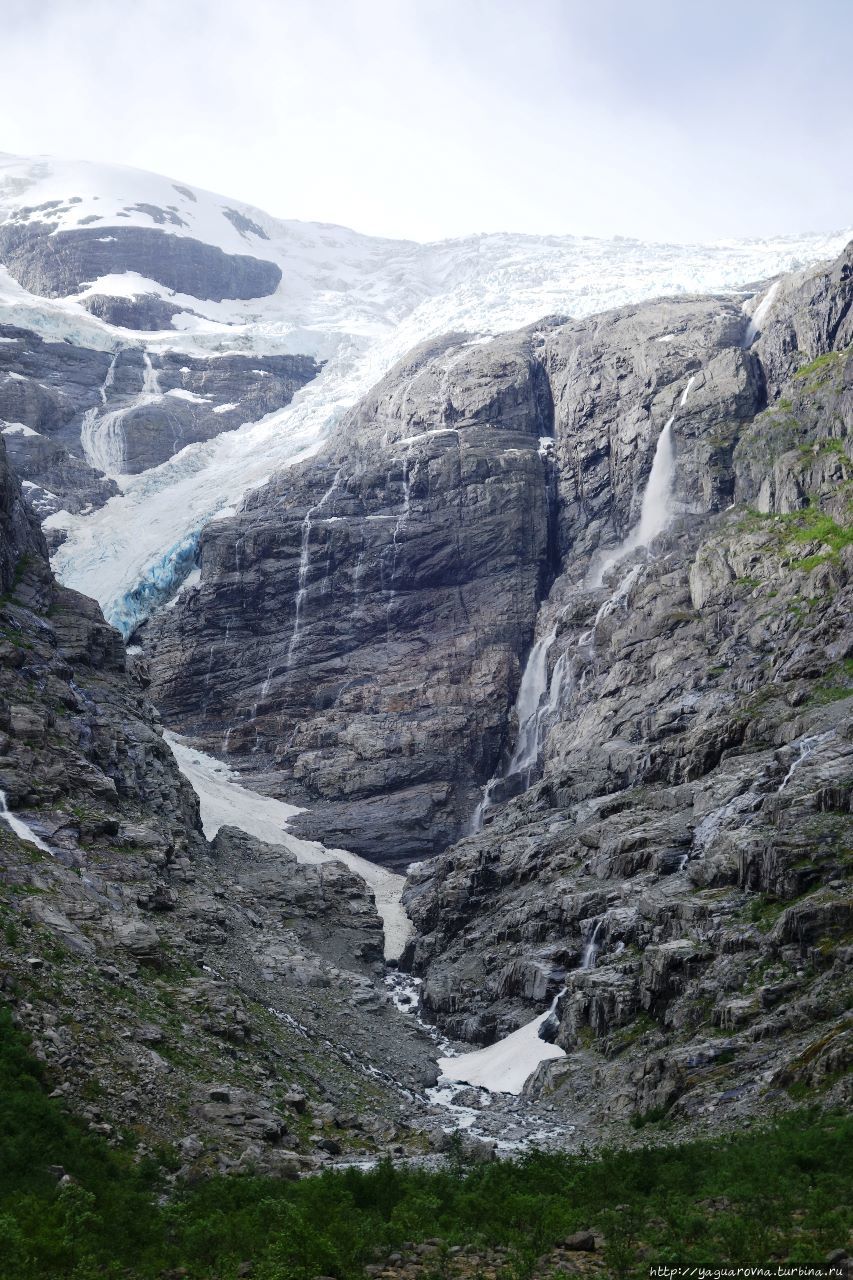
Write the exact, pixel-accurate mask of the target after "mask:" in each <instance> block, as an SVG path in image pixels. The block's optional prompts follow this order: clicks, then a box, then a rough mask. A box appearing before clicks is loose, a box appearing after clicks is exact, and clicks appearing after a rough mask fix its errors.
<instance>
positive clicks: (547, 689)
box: [469, 374, 696, 835]
mask: <svg viewBox="0 0 853 1280" xmlns="http://www.w3.org/2000/svg"><path fill="white" fill-rule="evenodd" d="M695 381H696V374H691V375H690V377H689V378H688V380H687V383H686V384H685V387H684V390H683V391H682V393H681V397H680V399H679V402H678V408H681V407H682V406H684V405H685V404H686V403H687V398H688V396H689V395H690V391H691V388H692V387H693V383H694V382H695ZM677 412H678V410H677V409H676V411H675V412H673V413H672V414H671V415H670V417H669V419H668V421H667V422H666V424H665V426H664V428H663V430H662V431H661V433H660V436H659V437H658V441H657V445H656V446H655V453H654V458H653V460H652V469H651V471H650V473H649V479H648V483H647V484H646V488H645V492H644V493H643V501H642V505H641V508H640V519H639V521H638V522H637V524H636V525H635V526H634V528H633V529H632V530H631V532H630V533H629V534H628V536H627V537H626V538H625V540H624V541H623V542H622V543H621V544H620V546H619V547H617V548H616V550H615V551H613V552H611V553H610V554H609V555H607V556H605V557H604V559H603V560H602V561H601V562H600V563H599V565H598V566H597V567H593V568H592V569H591V570H590V573H589V576H588V578H587V582H586V586H587V587H588V588H590V589H595V588H597V587H599V586H600V585H601V582H602V580H603V578H604V575H605V573H606V572H607V570H608V569H610V568H612V566H613V565H615V564H618V563H619V561H620V560H622V559H624V557H625V556H627V555H629V554H630V553H631V552H632V551H635V550H637V549H638V548H639V547H644V546H647V545H648V544H649V543H650V542H652V541H653V540H654V539H655V538H656V537H657V536H658V534H660V533H663V531H664V530H665V529H666V528H667V526H668V525H669V523H670V521H671V520H672V517H673V515H674V509H673V502H672V491H673V487H674V482H675V450H674V448H673V443H672V427H673V424H674V422H675V419H676V416H677ZM642 572H643V570H642V566H641V565H634V566H633V567H632V568H631V569H630V570H629V571H628V573H627V574H625V575H624V576H623V578H622V579H621V580H620V581H619V583H618V584H617V586H616V588H615V589H614V591H613V592H612V593H611V595H610V596H609V597H608V598H607V600H605V601H604V602H603V604H602V605H601V606H600V607H599V609H598V612H597V613H596V616H595V620H594V622H593V625H592V627H591V628H590V629H589V630H588V631H585V632H583V633H582V635H581V636H580V638H579V641H578V649H583V648H585V647H587V646H589V645H590V644H591V643H592V641H593V637H594V635H595V629H596V627H597V626H598V624H599V623H600V622H601V621H602V619H603V618H605V617H607V616H608V615H609V614H610V613H613V612H614V610H616V609H617V608H619V607H620V605H622V604H624V603H625V601H626V600H627V599H628V597H629V595H630V592H631V590H632V588H633V587H634V584H635V583H636V582H637V579H638V578H639V577H640V575H641V574H642ZM556 636H557V626H556V625H555V626H554V627H553V628H552V629H551V631H549V632H548V634H547V635H546V636H544V637H543V638H542V639H541V640H538V641H537V642H536V643H535V644H534V646H533V648H532V649H531V650H530V654H529V655H528V659H527V664H526V666H525V669H524V674H523V676H522V679H521V685H520V687H519V691H518V697H517V699H516V704H515V719H516V723H517V725H518V736H517V738H516V743H515V747H514V749H513V752H512V755H511V757H510V761H509V764H508V765H507V766H506V769H505V770H500V769H499V770H498V771H497V772H496V773H495V774H494V775H493V776H492V777H491V778H490V779H489V781H488V782H487V784H486V786H485V787H484V789H483V794H482V796H481V798H480V801H479V803H478V805H477V807H476V809H475V810H474V813H473V815H472V817H471V822H470V825H469V834H470V835H476V834H477V833H478V832H479V831H482V829H483V823H484V820H485V815H486V813H487V812H488V810H489V809H490V808H491V804H492V797H493V795H494V792H495V790H496V788H497V786H498V784H499V783H500V782H501V781H502V780H504V779H506V778H511V777H515V776H518V775H521V776H522V777H523V779H524V785H525V788H526V787H527V786H529V785H530V778H531V775H532V773H533V771H534V769H535V768H536V765H537V764H538V761H539V757H540V754H541V752H542V746H543V743H544V741H545V736H546V734H547V731H548V729H549V728H550V727H551V725H552V724H553V722H554V720H555V718H556V716H557V714H558V713H559V710H560V707H561V705H562V704H563V701H564V699H565V694H566V688H567V684H568V682H569V681H570V680H571V679H572V678H573V662H572V657H571V655H570V654H568V653H563V654H561V655H560V657H559V658H558V659H557V662H556V663H555V664H554V670H553V672H552V674H551V679H550V682H549V680H548V654H549V651H550V649H551V647H552V645H553V643H554V641H555V639H556ZM546 695H547V696H546Z"/></svg>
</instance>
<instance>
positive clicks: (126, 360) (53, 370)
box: [0, 325, 320, 519]
mask: <svg viewBox="0 0 853 1280" xmlns="http://www.w3.org/2000/svg"><path fill="white" fill-rule="evenodd" d="M0 337H2V338H3V339H4V341H3V342H0V420H3V422H4V425H3V427H2V429H3V431H4V433H5V435H6V439H7V447H8V449H9V453H10V457H11V459H12V463H13V466H14V468H15V470H16V472H17V474H18V475H19V476H20V478H21V479H22V480H25V481H27V482H28V483H29V484H30V485H31V486H32V487H33V490H35V489H38V490H39V491H40V492H39V495H38V496H39V501H38V502H35V501H34V502H33V505H34V508H35V510H36V514H37V515H38V516H39V518H40V519H44V517H45V516H46V515H49V514H51V513H52V512H54V511H58V510H66V511H71V512H75V513H76V512H79V511H82V510H84V509H86V508H89V507H95V506H101V505H102V504H103V503H104V502H106V501H107V499H108V498H110V497H112V496H113V494H115V493H117V492H118V488H117V486H116V484H115V481H114V480H113V479H112V477H113V476H116V475H121V474H131V475H136V474H139V473H140V472H142V471H146V470H148V469H149V468H151V467H155V466H157V465H158V464H160V463H161V462H165V461H166V460H167V459H168V458H170V457H172V456H173V455H174V454H175V453H178V452H179V451H180V450H181V449H183V448H184V447H185V446H186V445H189V444H194V443H199V442H201V441H205V440H210V439H213V438H214V437H215V436H218V435H220V434H221V433H222V432H223V431H233V430H234V429H235V428H236V427H239V426H240V425H242V424H243V423H244V422H252V421H256V420H257V419H258V418H262V417H263V416H264V415H265V414H267V413H271V412H273V411H274V410H276V409H280V408H282V407H284V406H285V405H287V404H289V403H290V401H291V400H292V399H293V396H294V395H295V394H296V392H297V391H298V390H299V389H300V387H303V386H304V385H305V384H306V383H307V382H309V381H310V380H311V379H312V378H314V377H316V375H317V373H318V372H319V369H320V366H319V364H318V363H317V362H316V361H315V360H314V359H312V358H310V357H308V356H289V355H285V356H242V355H237V354H231V355H222V356H211V357H208V358H203V357H199V356H189V355H185V354H183V353H180V352H171V351H165V352H163V354H162V355H153V356H152V355H149V354H148V353H147V352H146V351H145V350H143V349H142V348H135V347H131V346H126V345H124V343H123V341H121V340H119V339H117V340H116V349H115V350H114V351H98V350H94V349H92V348H89V347H82V346H75V345H74V344H73V343H70V342H46V341H45V340H44V339H43V338H41V337H40V336H39V335H37V334H35V333H32V332H31V331H29V330H27V329H23V328H20V327H17V326H12V325H2V326H0ZM105 472H106V473H108V474H104V473H105ZM29 496H30V495H29V494H28V497H29ZM32 496H33V498H35V496H36V495H35V494H33V495H32Z"/></svg>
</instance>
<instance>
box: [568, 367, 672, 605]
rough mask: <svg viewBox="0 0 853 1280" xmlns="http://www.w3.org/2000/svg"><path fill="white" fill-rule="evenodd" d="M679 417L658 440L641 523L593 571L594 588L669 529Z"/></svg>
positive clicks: (668, 421) (590, 577)
mask: <svg viewBox="0 0 853 1280" xmlns="http://www.w3.org/2000/svg"><path fill="white" fill-rule="evenodd" d="M695 381H696V374H695V373H694V374H691V376H690V377H689V378H688V380H687V385H686V386H685V388H684V390H683V391H682V393H681V399H680V400H679V402H678V408H681V407H683V406H684V405H685V404H686V403H687V397H688V396H689V395H690V390H691V388H692V386H693V383H694V382H695ZM677 415H678V409H676V410H675V411H674V412H673V413H672V414H671V415H670V417H669V418H668V420H667V422H666V424H665V425H664V428H663V431H661V433H660V435H659V436H658V442H657V445H656V446H655V454H654V458H653V459H652V469H651V471H650V472H649V479H648V483H647V484H646V488H645V492H644V493H643V501H642V505H641V507H640V519H639V521H638V522H637V524H635V526H634V528H633V529H632V530H631V531H630V533H629V534H628V536H627V537H626V538H625V539H624V541H623V542H622V543H620V545H619V546H618V547H617V548H616V550H615V551H611V552H610V553H609V554H608V555H605V556H604V558H603V559H602V560H601V562H600V563H599V564H598V565H597V566H596V567H595V568H594V569H592V570H591V571H590V576H589V585H590V586H591V587H600V586H601V583H602V581H603V579H604V575H605V574H606V573H607V571H608V569H611V568H612V567H613V565H615V564H618V563H619V561H620V560H624V558H625V556H627V555H630V553H631V552H632V551H636V550H638V548H640V547H647V546H648V545H649V543H651V542H653V541H654V539H655V538H656V537H658V535H659V534H661V533H663V532H664V530H665V529H666V528H667V527H668V526H669V524H670V522H671V520H672V518H673V516H674V515H675V509H674V506H673V501H672V491H673V486H674V482H675V449H674V447H673V443H672V428H673V424H674V423H675V419H676V417H677Z"/></svg>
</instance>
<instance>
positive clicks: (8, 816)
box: [0, 787, 53, 857]
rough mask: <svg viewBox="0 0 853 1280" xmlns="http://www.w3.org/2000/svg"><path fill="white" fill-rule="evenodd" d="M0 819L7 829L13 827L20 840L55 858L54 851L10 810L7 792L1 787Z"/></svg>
mask: <svg viewBox="0 0 853 1280" xmlns="http://www.w3.org/2000/svg"><path fill="white" fill-rule="evenodd" d="M0 819H2V820H3V822H5V823H6V825H7V827H11V829H12V830H13V831H14V833H15V835H16V836H17V837H18V839H19V840H26V841H27V842H28V843H29V844H34V845H35V846H36V848H37V849H41V851H42V853H49V854H50V855H51V857H52V856H53V850H52V849H50V848H48V846H47V845H46V844H45V842H44V841H43V840H42V838H41V836H37V835H36V833H35V831H33V829H32V828H31V827H30V826H28V824H27V823H26V822H24V820H23V818H18V817H16V815H15V814H14V813H12V810H11V809H10V808H9V804H8V801H7V800H6V792H5V791H4V790H3V789H2V787H0Z"/></svg>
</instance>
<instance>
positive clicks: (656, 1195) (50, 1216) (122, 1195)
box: [0, 1011, 853, 1280]
mask: <svg viewBox="0 0 853 1280" xmlns="http://www.w3.org/2000/svg"><path fill="white" fill-rule="evenodd" d="M0 1089H2V1093H3V1099H4V1106H3V1112H2V1118H0V1277H2V1280H47V1278H48V1277H50V1278H51V1280H61V1278H66V1280H96V1278H98V1280H119V1278H121V1280H154V1278H155V1277H159V1276H161V1275H162V1274H163V1273H164V1272H166V1271H167V1270H169V1269H176V1268H184V1269H185V1271H184V1272H182V1273H181V1274H185V1275H186V1277H187V1280H234V1278H235V1277H236V1275H237V1270H238V1267H239V1264H240V1263H241V1262H246V1261H251V1262H252V1263H253V1264H254V1269H253V1272H252V1274H253V1277H255V1278H256V1280H313V1277H315V1276H317V1275H327V1276H335V1277H339V1278H340V1280H350V1278H353V1280H354V1278H355V1277H360V1276H362V1275H363V1268H364V1265H365V1264H366V1263H368V1262H370V1261H372V1260H373V1259H374V1257H375V1250H377V1249H378V1250H380V1251H383V1250H388V1251H390V1250H392V1249H395V1248H398V1247H400V1245H401V1244H402V1243H403V1242H405V1241H410V1242H417V1241H419V1240H423V1239H425V1238H438V1239H440V1240H442V1241H444V1242H446V1244H447V1246H448V1247H449V1246H451V1245H453V1244H455V1243H463V1244H471V1245H482V1246H484V1247H488V1246H491V1245H504V1246H508V1247H509V1249H510V1254H509V1255H508V1263H507V1276H508V1277H509V1276H512V1277H513V1280H518V1278H519V1277H523V1276H524V1275H525V1274H528V1273H529V1272H530V1270H531V1269H532V1268H533V1265H534V1263H535V1261H536V1259H537V1257H538V1256H539V1255H541V1254H542V1253H543V1252H544V1251H546V1250H547V1249H548V1248H549V1246H551V1245H552V1244H554V1243H556V1242H558V1241H559V1240H560V1239H562V1238H563V1237H564V1236H565V1235H566V1234H567V1233H568V1232H571V1231H576V1230H579V1229H582V1228H587V1227H592V1228H595V1229H597V1230H600V1231H601V1232H602V1233H603V1234H604V1236H605V1239H606V1246H605V1252H604V1257H605V1262H606V1264H607V1267H608V1274H611V1275H615V1276H623V1277H633V1276H640V1275H643V1276H645V1275H647V1274H648V1266H649V1264H650V1263H651V1262H656V1263H665V1262H677V1263H678V1264H680V1265H688V1264H700V1263H707V1262H708V1261H709V1260H713V1261H714V1262H716V1263H722V1262H725V1263H728V1264H732V1265H748V1264H750V1263H754V1262H755V1261H756V1259H761V1260H762V1261H767V1260H768V1259H770V1258H773V1259H779V1260H784V1261H787V1262H796V1263H816V1262H819V1261H820V1260H821V1259H822V1258H823V1256H824V1255H825V1253H826V1252H827V1250H829V1249H832V1248H836V1247H838V1245H839V1244H841V1243H843V1242H844V1241H845V1239H846V1236H847V1231H848V1230H849V1227H850V1225H851V1215H850V1213H849V1211H848V1210H846V1209H845V1208H844V1206H845V1205H849V1204H851V1202H853V1197H852V1196H851V1195H850V1185H849V1183H850V1178H849V1160H848V1159H847V1157H848V1156H849V1151H850V1147H851V1142H853V1118H850V1117H843V1116H839V1115H835V1114H821V1113H818V1112H816V1111H804V1112H798V1113H796V1114H793V1115H789V1116H787V1117H786V1118H784V1119H783V1120H781V1121H779V1122H778V1123H777V1124H776V1125H775V1126H774V1127H773V1128H771V1129H768V1130H766V1131H761V1132H755V1133H752V1134H750V1133H742V1132H741V1133H738V1134H737V1135H736V1136H733V1137H728V1138H724V1139H720V1140H717V1141H714V1142H710V1141H708V1142H692V1143H689V1144H685V1145H683V1146H678V1147H647V1148H641V1149H639V1150H634V1151H616V1150H604V1151H600V1152H597V1153H595V1154H590V1153H587V1152H581V1153H579V1154H576V1155H571V1156H569V1155H544V1154H533V1155H530V1156H527V1157H525V1158H524V1159H523V1160H519V1161H517V1162H514V1163H499V1164H491V1165H477V1166H472V1167H465V1166H464V1165H463V1164H462V1163H461V1161H460V1160H458V1159H457V1160H456V1161H454V1162H452V1167H450V1168H448V1169H446V1170H442V1171H439V1172H429V1171H426V1170H418V1169H401V1168H396V1167H394V1166H392V1165H391V1164H389V1163H384V1164H381V1165H379V1166H378V1167H377V1168H376V1169H374V1170H372V1171H370V1172H367V1173H364V1172H360V1171H357V1170H347V1171H345V1172H340V1173H327V1174H324V1175H323V1176H321V1177H315V1178H307V1179H303V1180H302V1181H299V1182H287V1181H283V1180H279V1179H273V1178H260V1177H254V1176H251V1175H250V1174H247V1175H245V1176H240V1177H232V1178H220V1177H214V1178H211V1179H210V1180H209V1181H206V1182H201V1183H198V1184H196V1185H195V1186H192V1187H187V1188H186V1189H185V1190H183V1191H182V1192H180V1193H178V1194H176V1195H175V1197H174V1198H173V1199H172V1200H170V1201H169V1200H165V1199H164V1198H163V1196H162V1192H163V1187H162V1186H161V1184H160V1182H159V1179H160V1176H161V1175H160V1172H159V1170H158V1168H157V1166H156V1164H155V1163H154V1162H153V1161H152V1160H150V1159H149V1160H141V1161H140V1160H134V1157H133V1155H132V1153H131V1152H130V1151H128V1150H126V1149H117V1150H113V1149H110V1148H109V1147H108V1146H107V1145H106V1144H105V1143H104V1141H103V1139H102V1138H99V1137H95V1136H93V1135H91V1134H89V1133H87V1132H86V1131H85V1130H84V1129H83V1128H82V1127H81V1126H80V1125H78V1124H77V1123H76V1122H75V1121H73V1120H72V1119H70V1118H69V1117H68V1116H67V1115H66V1114H65V1113H64V1112H63V1111H62V1110H61V1108H60V1106H59V1104H58V1103H57V1102H56V1101H55V1100H53V1099H51V1098H49V1097H48V1096H47V1094H46V1090H45V1088H44V1084H43V1081H42V1079H41V1073H40V1069H39V1067H38V1066H37V1065H36V1064H34V1063H33V1061H32V1059H31V1058H30V1057H29V1055H28V1054H27V1052H26V1049H25V1047H24V1045H23V1043H22V1041H21V1038H20V1036H19V1035H18V1034H17V1033H16V1032H15V1030H14V1028H13V1026H12V1023H11V1019H10V1018H9V1015H8V1013H6V1012H5V1011H3V1012H2V1014H0ZM657 1119H658V1116H657V1115H656V1114H655V1113H646V1115H645V1116H644V1117H643V1118H642V1120H641V1121H640V1122H639V1123H641V1124H649V1123H654V1122H655V1121H656V1120H657ZM50 1166H61V1167H62V1169H64V1170H65V1171H66V1172H67V1174H68V1175H70V1178H69V1179H66V1180H65V1181H64V1182H63V1181H59V1180H58V1178H59V1177H60V1176H61V1173H60V1170H59V1169H57V1168H55V1167H54V1168H53V1169H51V1168H50ZM641 1249H642V1251H643V1255H642V1260H641V1256H640V1250H641ZM439 1262H440V1259H439Z"/></svg>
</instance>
